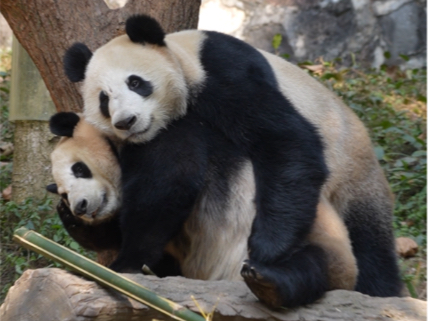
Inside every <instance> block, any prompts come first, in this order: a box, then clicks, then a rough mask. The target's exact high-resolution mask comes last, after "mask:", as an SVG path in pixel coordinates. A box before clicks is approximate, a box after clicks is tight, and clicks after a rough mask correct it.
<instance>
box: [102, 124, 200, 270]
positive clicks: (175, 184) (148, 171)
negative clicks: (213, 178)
mask: <svg viewBox="0 0 428 321" xmlns="http://www.w3.org/2000/svg"><path fill="white" fill-rule="evenodd" d="M183 122H184V121H182V122H180V121H177V122H176V123H174V124H172V125H171V130H168V131H165V132H164V133H163V134H162V135H159V136H158V137H157V138H156V139H154V140H153V141H151V142H150V143H148V144H143V145H127V146H125V147H124V149H123V150H122V152H121V153H122V154H121V168H122V188H123V190H122V191H123V194H122V195H123V196H122V198H123V201H122V208H121V210H120V213H119V216H120V220H121V224H120V225H121V230H122V235H123V242H122V247H121V249H120V252H119V256H118V258H117V260H116V261H115V262H113V263H112V265H111V266H110V268H111V269H113V270H115V271H117V272H132V273H138V272H140V273H141V268H142V266H143V265H144V264H145V265H147V266H148V267H149V268H151V269H152V268H154V267H155V266H156V265H157V264H158V262H159V261H160V260H161V259H162V254H163V251H164V249H165V247H166V245H167V243H168V242H169V241H170V240H172V239H173V238H174V237H175V236H176V235H178V233H179V232H180V231H181V229H182V227H183V224H184V222H185V221H186V219H187V218H188V217H189V215H190V214H191V213H192V210H193V207H194V205H195V202H196V200H197V198H198V196H199V194H200V192H201V190H202V188H203V184H204V175H205V167H206V162H207V161H206V157H207V156H206V152H205V145H204V143H203V141H202V142H201V139H203V137H201V136H200V135H198V134H197V133H195V132H194V131H193V130H191V129H193V123H190V124H187V123H183ZM196 124H199V123H196ZM180 126H181V127H180ZM188 126H189V127H188ZM188 129H189V130H188Z"/></svg>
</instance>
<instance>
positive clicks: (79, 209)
mask: <svg viewBox="0 0 428 321" xmlns="http://www.w3.org/2000/svg"><path fill="white" fill-rule="evenodd" d="M87 206H88V201H87V200H85V199H83V200H81V201H80V202H79V203H77V205H76V207H75V208H74V213H75V214H76V215H83V214H86V211H87Z"/></svg>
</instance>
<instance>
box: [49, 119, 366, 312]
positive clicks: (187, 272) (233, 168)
mask: <svg viewBox="0 0 428 321" xmlns="http://www.w3.org/2000/svg"><path fill="white" fill-rule="evenodd" d="M189 120H190V119H186V118H184V119H180V120H177V121H174V122H173V123H171V126H170V127H169V129H168V130H167V131H165V132H162V133H161V134H159V135H158V136H157V137H156V138H155V139H154V140H153V141H151V142H150V143H149V144H146V145H128V146H124V147H123V148H122V150H121V155H126V154H127V153H128V152H131V153H132V154H133V155H135V153H136V152H139V153H140V154H138V156H139V157H138V159H140V160H142V159H143V160H144V163H143V164H145V165H150V164H151V166H142V167H141V168H142V170H140V172H141V173H134V175H133V176H137V177H138V176H139V175H145V176H146V177H149V176H153V177H152V180H149V179H147V178H146V177H144V179H143V178H141V179H140V180H139V181H135V182H133V184H135V188H139V189H144V190H145V189H147V190H149V193H148V194H145V193H141V194H140V196H139V197H150V198H151V199H149V200H148V201H149V202H150V201H155V200H157V197H156V194H158V193H162V191H163V190H164V189H168V188H170V186H175V184H177V183H178V182H173V181H170V180H171V178H172V176H169V175H167V173H166V174H163V173H161V172H157V170H156V167H157V161H158V159H159V158H160V157H161V156H162V155H165V154H167V153H169V151H168V150H166V149H168V148H169V147H170V146H171V144H172V143H174V146H176V147H177V148H180V147H181V146H182V147H183V148H186V149H189V148H193V147H195V151H194V153H195V154H196V153H198V154H201V155H204V156H205V157H206V159H205V160H204V162H206V163H207V169H206V171H205V174H204V176H205V177H204V178H203V179H202V180H201V181H202V183H201V184H203V185H204V186H203V188H202V189H201V194H200V195H199V196H198V199H197V201H196V202H194V203H193V204H192V205H191V206H192V208H191V210H190V211H191V214H190V216H189V217H188V219H187V220H186V221H185V222H184V224H183V225H182V226H181V228H180V229H179V230H178V231H176V232H175V233H174V235H163V234H162V233H159V234H161V235H158V234H157V233H158V231H157V230H156V232H157V233H152V232H150V231H147V232H146V233H147V237H148V239H150V240H151V241H152V242H156V241H157V238H160V237H166V238H168V243H167V245H166V246H165V247H164V249H163V251H162V252H161V253H152V255H153V256H155V255H156V256H162V257H161V259H160V260H157V261H156V262H157V263H156V264H155V265H154V266H153V267H152V269H153V271H154V272H155V273H156V274H157V275H159V276H171V275H178V274H181V273H182V275H183V276H185V277H188V278H196V279H203V280H239V279H241V276H240V270H241V267H242V262H243V261H244V260H245V259H247V258H248V252H247V239H248V237H249V235H250V233H251V223H252V221H253V220H254V216H255V204H254V194H255V184H254V175H253V173H252V169H251V164H250V163H248V162H246V161H245V158H243V157H242V156H241V155H239V153H237V152H236V151H235V150H234V149H233V146H229V147H230V148H227V147H228V145H230V144H229V143H228V142H227V141H225V140H222V139H221V136H218V135H216V134H215V133H213V132H212V130H211V129H210V128H209V126H206V125H204V124H203V122H202V121H201V122H195V121H193V120H192V121H189ZM50 128H51V130H52V132H53V133H54V134H56V135H59V136H63V137H62V138H61V140H60V142H59V143H58V145H57V147H56V148H55V150H54V151H53V153H52V155H51V159H52V171H53V176H54V179H55V181H56V184H52V185H49V186H48V190H49V191H51V192H53V193H57V194H59V195H61V196H62V200H61V202H60V204H59V205H58V213H59V214H60V217H61V219H62V221H63V223H64V226H65V228H66V229H67V231H68V232H69V234H70V235H71V236H72V237H73V238H74V239H75V240H76V241H78V242H79V243H80V244H81V245H82V246H84V247H85V248H87V249H90V250H94V251H97V252H98V253H100V254H101V257H102V260H103V261H104V262H105V260H108V258H107V259H106V258H105V255H106V253H109V252H108V251H110V252H113V253H114V252H116V253H117V252H118V250H119V249H120V245H121V231H120V228H119V224H120V223H119V221H120V220H119V216H120V214H119V213H120V204H121V195H120V194H121V192H120V191H121V188H120V176H121V172H120V169H119V162H118V158H117V157H116V156H115V147H114V145H112V143H111V142H109V140H108V139H107V138H105V137H103V135H102V134H100V133H99V132H98V131H97V130H96V129H95V128H94V127H93V126H92V125H91V124H89V123H88V122H86V121H85V120H84V118H82V117H81V116H79V115H77V114H74V113H58V114H56V115H54V116H53V117H52V118H51V121H50ZM195 137H196V138H195ZM195 139H196V141H195ZM203 147H204V148H205V150H201V148H203ZM220 147H221V148H220ZM128 149H131V150H130V151H128ZM188 156H189V155H176V157H174V159H172V161H173V162H174V167H177V168H180V167H181V166H187V163H188V158H187V157H188ZM140 157H141V158H140ZM120 159H122V158H121V157H120ZM192 159H194V157H192ZM198 160H199V161H202V156H199V158H198ZM125 163H126V161H125ZM123 165H124V164H122V166H123ZM159 170H160V171H163V168H160V169H159ZM146 171H147V173H144V172H146ZM233 172H236V173H238V174H234V177H239V179H237V180H236V181H235V182H234V184H232V185H230V184H228V182H227V176H230V175H232V173H233ZM70 174H71V175H70ZM185 174H186V175H188V174H189V173H188V172H186V173H185ZM159 175H161V176H159ZM123 179H124V180H125V181H127V180H128V179H127V178H125V177H123ZM156 179H159V180H160V181H159V182H158V184H157V186H156V185H154V184H156V182H155V180H156ZM146 181H147V182H150V185H147V186H146V185H145V184H146ZM143 187H144V188H143ZM156 188H159V189H160V190H159V191H156V190H154V189H156ZM180 188H181V187H180ZM183 188H184V187H183ZM126 198H127V197H126V196H124V200H123V202H124V204H123V206H125V204H126V202H127V200H126ZM158 201H160V200H158ZM182 201H183V200H177V203H179V202H182ZM166 202H168V200H166ZM171 206H174V204H171ZM171 211H173V209H172V210H171ZM168 223H169V222H168V220H167V218H165V219H162V220H160V224H165V225H167V224H168ZM153 232H155V231H153ZM123 233H127V231H124V232H123ZM302 247H305V250H301V251H300V252H301V253H299V254H298V255H294V256H292V264H287V265H289V266H287V265H284V268H285V271H286V270H287V269H289V271H288V272H287V274H288V277H289V278H290V281H289V285H290V289H293V290H294V291H296V292H295V293H291V291H290V293H287V294H288V297H287V301H286V304H287V305H290V306H295V305H299V304H302V303H306V302H307V301H308V302H310V301H313V300H315V299H316V298H318V297H319V296H320V295H322V294H323V292H325V291H326V290H329V289H330V290H331V289H348V290H352V289H354V286H355V283H356V278H357V272H358V270H357V267H356V262H355V257H354V255H353V254H352V249H351V245H350V242H349V238H348V233H347V230H346V227H345V226H344V224H343V222H342V220H341V219H340V218H339V216H338V215H337V213H336V212H335V211H334V209H333V208H332V207H331V205H329V204H328V202H327V201H325V200H322V201H320V203H319V204H318V208H317V217H316V219H315V223H314V225H313V227H312V230H311V232H310V233H309V235H308V236H307V238H305V241H304V242H303V243H302ZM154 248H156V247H154ZM109 255H111V253H110V254H109ZM172 258H173V259H172ZM138 261H139V260H138ZM143 263H144V261H143ZM177 263H178V265H177ZM308 267H311V268H310V269H308ZM285 271H284V272H285ZM250 273H253V272H251V271H250ZM263 299H264V300H265V301H267V302H266V303H268V304H269V305H274V306H277V305H278V304H282V303H275V302H271V301H269V300H270V299H272V300H273V299H274V298H264V297H263Z"/></svg>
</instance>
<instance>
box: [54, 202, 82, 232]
mask: <svg viewBox="0 0 428 321" xmlns="http://www.w3.org/2000/svg"><path fill="white" fill-rule="evenodd" d="M56 210H57V212H58V215H59V218H60V219H61V221H62V224H63V225H64V227H65V228H66V229H67V230H68V229H69V228H76V227H80V226H83V225H84V222H83V220H82V219H80V218H78V217H76V216H75V215H74V214H73V213H72V212H71V210H70V208H69V207H68V206H67V204H66V203H65V202H64V200H63V199H61V200H60V201H59V203H58V205H57V207H56Z"/></svg>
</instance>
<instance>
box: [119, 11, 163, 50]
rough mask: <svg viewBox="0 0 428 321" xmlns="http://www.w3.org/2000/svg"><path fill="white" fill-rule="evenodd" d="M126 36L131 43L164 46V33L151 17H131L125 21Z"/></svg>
mask: <svg viewBox="0 0 428 321" xmlns="http://www.w3.org/2000/svg"><path fill="white" fill-rule="evenodd" d="M125 29H126V34H127V35H128V37H129V39H131V41H132V42H136V43H141V44H143V45H144V44H146V43H150V44H154V45H158V46H165V45H166V44H165V41H164V38H165V32H164V31H163V29H162V27H161V26H160V24H159V22H157V21H156V20H155V19H153V18H152V17H149V16H146V15H135V16H131V17H130V18H128V20H126V27H125Z"/></svg>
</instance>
